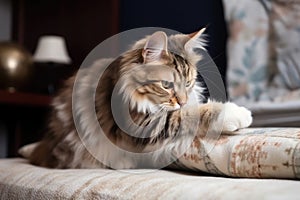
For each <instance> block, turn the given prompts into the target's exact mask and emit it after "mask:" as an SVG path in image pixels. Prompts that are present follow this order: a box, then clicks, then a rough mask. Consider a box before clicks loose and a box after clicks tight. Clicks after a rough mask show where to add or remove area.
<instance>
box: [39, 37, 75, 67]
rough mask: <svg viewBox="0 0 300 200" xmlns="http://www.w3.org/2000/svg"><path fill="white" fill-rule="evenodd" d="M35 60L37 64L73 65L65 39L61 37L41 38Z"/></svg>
mask: <svg viewBox="0 0 300 200" xmlns="http://www.w3.org/2000/svg"><path fill="white" fill-rule="evenodd" d="M33 59H34V61H36V62H54V63H62V64H70V63H71V59H70V57H69V55H68V52H67V48H66V42H65V39H64V38H63V37H61V36H51V35H48V36H42V37H40V38H39V41H38V45H37V49H36V51H35V53H34V55H33Z"/></svg>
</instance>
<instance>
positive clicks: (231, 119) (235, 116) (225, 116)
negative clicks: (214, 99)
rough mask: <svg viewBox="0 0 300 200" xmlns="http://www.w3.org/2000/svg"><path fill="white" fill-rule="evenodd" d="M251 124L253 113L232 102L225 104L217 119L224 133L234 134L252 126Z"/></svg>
mask: <svg viewBox="0 0 300 200" xmlns="http://www.w3.org/2000/svg"><path fill="white" fill-rule="evenodd" d="M251 123H252V115H251V111H250V110H248V109H247V108H245V107H242V106H238V105H236V104H234V103H230V102H228V103H225V104H224V107H223V109H222V110H221V112H220V114H219V116H218V119H217V124H218V125H219V126H221V127H222V132H234V131H236V130H238V129H241V128H246V127H248V126H250V125H251Z"/></svg>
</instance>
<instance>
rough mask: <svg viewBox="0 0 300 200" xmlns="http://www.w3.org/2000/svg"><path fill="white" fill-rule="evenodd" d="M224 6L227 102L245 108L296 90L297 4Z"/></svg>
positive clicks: (230, 0) (299, 72) (299, 77)
mask: <svg viewBox="0 0 300 200" xmlns="http://www.w3.org/2000/svg"><path fill="white" fill-rule="evenodd" d="M223 4H224V9H225V18H226V21H227V25H228V32H229V38H228V43H227V54H228V55H227V56H228V67H227V85H228V94H229V97H230V99H231V100H233V101H235V102H236V103H239V104H243V105H245V104H249V103H251V102H252V103H253V102H257V101H274V100H278V99H281V97H283V96H286V95H287V94H289V93H290V92H294V93H295V90H297V89H299V88H300V34H299V33H300V2H299V1H283V0H273V1H270V0H254V1H242V2H241V1H238V0H223ZM297 94H298V93H297ZM299 94H300V93H299ZM299 96H300V95H299Z"/></svg>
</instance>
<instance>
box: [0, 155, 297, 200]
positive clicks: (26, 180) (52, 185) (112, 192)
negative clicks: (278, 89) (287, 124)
mask: <svg viewBox="0 0 300 200" xmlns="http://www.w3.org/2000/svg"><path fill="white" fill-rule="evenodd" d="M299 196H300V181H295V180H280V179H246V178H222V177H212V176H209V175H205V174H201V173H196V172H195V173H190V172H189V173H187V172H179V171H167V170H145V169H144V170H143V169H141V170H127V171H116V170H108V169H63V170H62V169H46V168H41V167H37V166H33V165H30V164H28V162H27V160H25V159H21V158H13V159H1V160H0V199H26V200H28V199H204V198H205V199H245V197H246V198H247V199H290V200H292V199H299Z"/></svg>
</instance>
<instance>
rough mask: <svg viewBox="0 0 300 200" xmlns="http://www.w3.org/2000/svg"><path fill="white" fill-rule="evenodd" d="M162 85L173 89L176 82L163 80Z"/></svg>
mask: <svg viewBox="0 0 300 200" xmlns="http://www.w3.org/2000/svg"><path fill="white" fill-rule="evenodd" d="M161 86H162V87H163V88H164V89H171V88H173V86H174V84H173V83H172V82H169V81H161Z"/></svg>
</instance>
